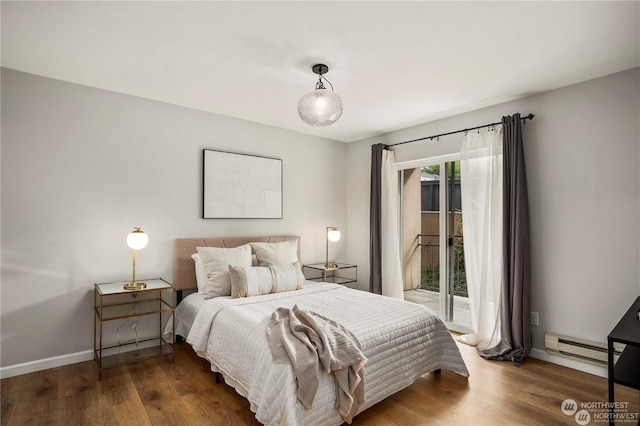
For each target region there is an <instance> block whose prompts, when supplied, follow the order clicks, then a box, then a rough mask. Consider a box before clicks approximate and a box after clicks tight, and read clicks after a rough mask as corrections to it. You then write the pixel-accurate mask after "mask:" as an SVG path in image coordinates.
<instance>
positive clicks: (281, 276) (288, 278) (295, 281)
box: [269, 262, 304, 293]
mask: <svg viewBox="0 0 640 426" xmlns="http://www.w3.org/2000/svg"><path fill="white" fill-rule="evenodd" d="M269 269H271V275H272V277H273V289H272V290H271V291H272V292H273V293H279V292H281V291H292V290H299V289H301V288H302V285H303V283H304V275H302V270H301V269H300V263H298V262H294V263H289V264H279V265H275V266H271V267H270V268H269Z"/></svg>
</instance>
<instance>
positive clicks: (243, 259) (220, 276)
mask: <svg viewBox="0 0 640 426" xmlns="http://www.w3.org/2000/svg"><path fill="white" fill-rule="evenodd" d="M198 254H200V259H201V260H202V264H203V266H204V269H205V271H206V272H207V286H206V288H205V291H204V298H205V299H210V298H212V297H216V296H229V295H231V280H230V278H229V265H234V266H245V267H250V266H251V247H250V246H249V245H248V244H245V245H242V246H240V247H235V248H220V247H198Z"/></svg>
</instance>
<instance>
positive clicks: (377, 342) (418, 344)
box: [173, 236, 469, 426]
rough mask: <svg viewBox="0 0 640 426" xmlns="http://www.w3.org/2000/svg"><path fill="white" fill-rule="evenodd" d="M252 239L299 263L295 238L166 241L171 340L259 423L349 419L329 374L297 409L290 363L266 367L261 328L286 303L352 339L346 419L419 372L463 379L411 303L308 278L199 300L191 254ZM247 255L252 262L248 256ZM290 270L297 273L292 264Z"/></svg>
mask: <svg viewBox="0 0 640 426" xmlns="http://www.w3.org/2000/svg"><path fill="white" fill-rule="evenodd" d="M256 242H257V243H262V245H263V246H269V247H270V245H273V247H276V246H277V247H280V246H281V245H283V244H285V243H286V244H287V245H288V246H289V245H290V244H295V247H296V252H295V253H294V256H296V257H297V259H299V257H300V239H299V237H297V236H273V237H239V238H182V239H176V240H175V241H174V277H173V278H174V288H175V290H176V291H178V301H179V303H178V306H177V307H176V313H175V316H176V325H175V327H176V334H177V335H179V336H183V337H184V338H186V340H187V342H188V343H189V344H190V345H191V346H192V347H193V349H194V350H195V352H196V353H197V354H198V355H199V356H201V357H203V358H205V359H207V360H208V361H209V363H210V364H211V370H212V371H213V372H215V373H219V374H221V375H222V377H223V378H224V381H225V382H226V383H227V384H228V385H230V386H232V387H233V388H234V389H235V390H236V391H237V392H238V393H239V394H240V395H242V396H243V397H245V398H247V400H248V401H249V403H250V408H251V411H252V412H254V413H255V417H256V419H257V420H258V421H259V422H260V423H262V424H264V425H301V424H305V425H323V426H324V425H340V424H342V423H344V422H345V420H346V421H347V422H350V420H351V417H350V416H349V417H348V418H345V417H344V416H341V414H339V413H338V411H337V409H336V403H337V400H338V399H340V397H339V396H338V397H337V396H336V395H337V385H336V383H337V381H336V379H335V378H334V376H333V375H331V374H322V373H319V374H318V385H317V392H316V393H315V397H314V399H313V404H312V406H310V407H307V408H305V406H304V405H303V404H302V403H301V402H300V401H301V400H300V398H299V397H298V395H297V392H298V391H299V389H298V381H297V378H296V375H295V373H296V371H294V367H293V366H292V365H291V364H287V363H282V362H274V356H273V354H272V351H271V350H270V346H269V345H270V343H271V342H270V341H268V338H267V331H266V330H267V328H268V327H269V324H270V323H271V324H273V322H272V316H274V312H275V311H276V310H278V309H289V310H290V309H292V308H293V307H294V306H295V307H296V308H299V309H303V310H305V311H308V312H312V313H317V314H319V315H321V317H326V318H327V319H330V320H332V321H333V322H335V323H336V324H339V326H340V327H343V328H344V329H345V330H347V331H348V333H350V335H352V336H353V337H354V340H355V341H356V343H357V345H358V347H359V348H361V351H362V354H363V355H364V357H366V362H365V363H364V366H363V367H362V370H361V373H362V389H363V399H362V401H360V402H361V405H359V406H357V411H356V412H354V414H357V412H362V411H364V410H365V409H367V408H368V407H371V406H372V405H374V404H376V403H377V402H380V401H381V400H383V399H384V398H386V397H388V396H390V395H392V394H394V393H396V392H398V391H400V390H402V389H404V388H406V387H407V386H409V385H410V384H411V383H413V382H414V381H415V380H416V379H417V378H419V377H420V376H423V375H425V374H428V373H431V372H435V371H440V370H442V369H446V370H451V371H454V372H456V373H458V374H460V375H463V376H465V377H467V376H468V374H469V373H468V371H467V368H466V366H465V363H464V361H463V359H462V356H461V355H460V352H459V350H458V348H457V346H456V344H455V342H454V340H453V338H452V337H451V335H450V334H449V332H448V330H447V329H446V327H445V326H444V324H443V323H442V321H441V320H440V319H439V318H438V317H437V316H436V315H435V314H433V313H432V312H431V311H429V310H428V309H426V308H425V307H423V306H421V305H417V304H413V303H410V302H404V301H400V300H396V299H392V298H388V297H384V296H379V295H375V294H371V293H368V292H364V291H359V290H353V289H349V288H346V287H344V286H341V285H337V284H329V283H316V282H311V281H304V282H303V284H302V285H301V286H300V285H299V286H298V287H297V288H295V289H289V290H288V291H279V292H276V293H266V294H257V295H251V296H248V297H231V296H227V295H224V296H217V297H211V298H208V299H205V297H204V295H203V294H201V293H200V292H198V291H197V289H198V284H197V280H196V273H195V267H194V259H193V258H192V256H193V255H194V254H195V253H198V251H199V249H198V248H199V247H200V248H203V247H214V248H218V249H236V248H244V247H245V246H246V245H248V244H249V243H256ZM252 248H253V246H252ZM201 250H202V249H201ZM252 259H253V260H252V264H253V265H255V263H256V257H255V252H254V255H253V258H252ZM297 259H296V260H297ZM293 265H294V266H296V267H297V268H298V270H299V269H300V268H299V264H298V263H293ZM235 269H237V268H235ZM235 269H234V270H235ZM246 269H247V270H248V269H249V267H247V268H246ZM300 274H301V272H300ZM235 283H236V281H234V284H235ZM300 287H301V288H300ZM232 291H235V287H233V289H232ZM269 338H270V337H269ZM336 377H337V376H336Z"/></svg>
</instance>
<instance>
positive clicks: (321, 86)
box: [316, 74, 333, 92]
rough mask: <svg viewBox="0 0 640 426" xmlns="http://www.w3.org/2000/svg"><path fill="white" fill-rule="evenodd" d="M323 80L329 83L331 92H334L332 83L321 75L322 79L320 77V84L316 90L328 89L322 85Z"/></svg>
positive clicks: (318, 83)
mask: <svg viewBox="0 0 640 426" xmlns="http://www.w3.org/2000/svg"><path fill="white" fill-rule="evenodd" d="M322 79H324V81H326V82H327V83H329V86H331V91H332V92H333V84H331V82H330V81H329V80H327V77H325V76H324V75H322V74H320V77H318V82H317V83H316V90H318V89H326V87H324V84H322Z"/></svg>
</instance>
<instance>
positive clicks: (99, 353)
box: [93, 278, 175, 380]
mask: <svg viewBox="0 0 640 426" xmlns="http://www.w3.org/2000/svg"><path fill="white" fill-rule="evenodd" d="M141 281H142V282H144V283H145V284H146V287H145V288H144V289H140V290H125V289H124V285H125V284H126V283H127V281H120V282H112V283H100V284H95V285H94V311H95V312H94V317H93V319H94V327H93V328H94V334H93V348H94V359H95V361H96V362H97V363H98V369H99V373H98V380H100V379H102V370H104V369H107V368H111V367H116V366H118V365H122V364H128V363H130V362H135V361H142V360H145V359H150V358H155V357H160V356H166V355H173V356H174V361H175V347H174V341H175V334H174V332H173V330H174V326H175V324H174V323H173V322H174V318H173V312H174V310H175V292H174V291H173V286H172V285H171V284H170V283H168V282H167V281H165V280H163V279H162V278H154V279H149V280H141ZM169 322H171V324H168V323H169ZM168 325H169V326H168ZM165 328H166V329H167V330H170V331H167V332H165V331H164V330H165Z"/></svg>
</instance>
